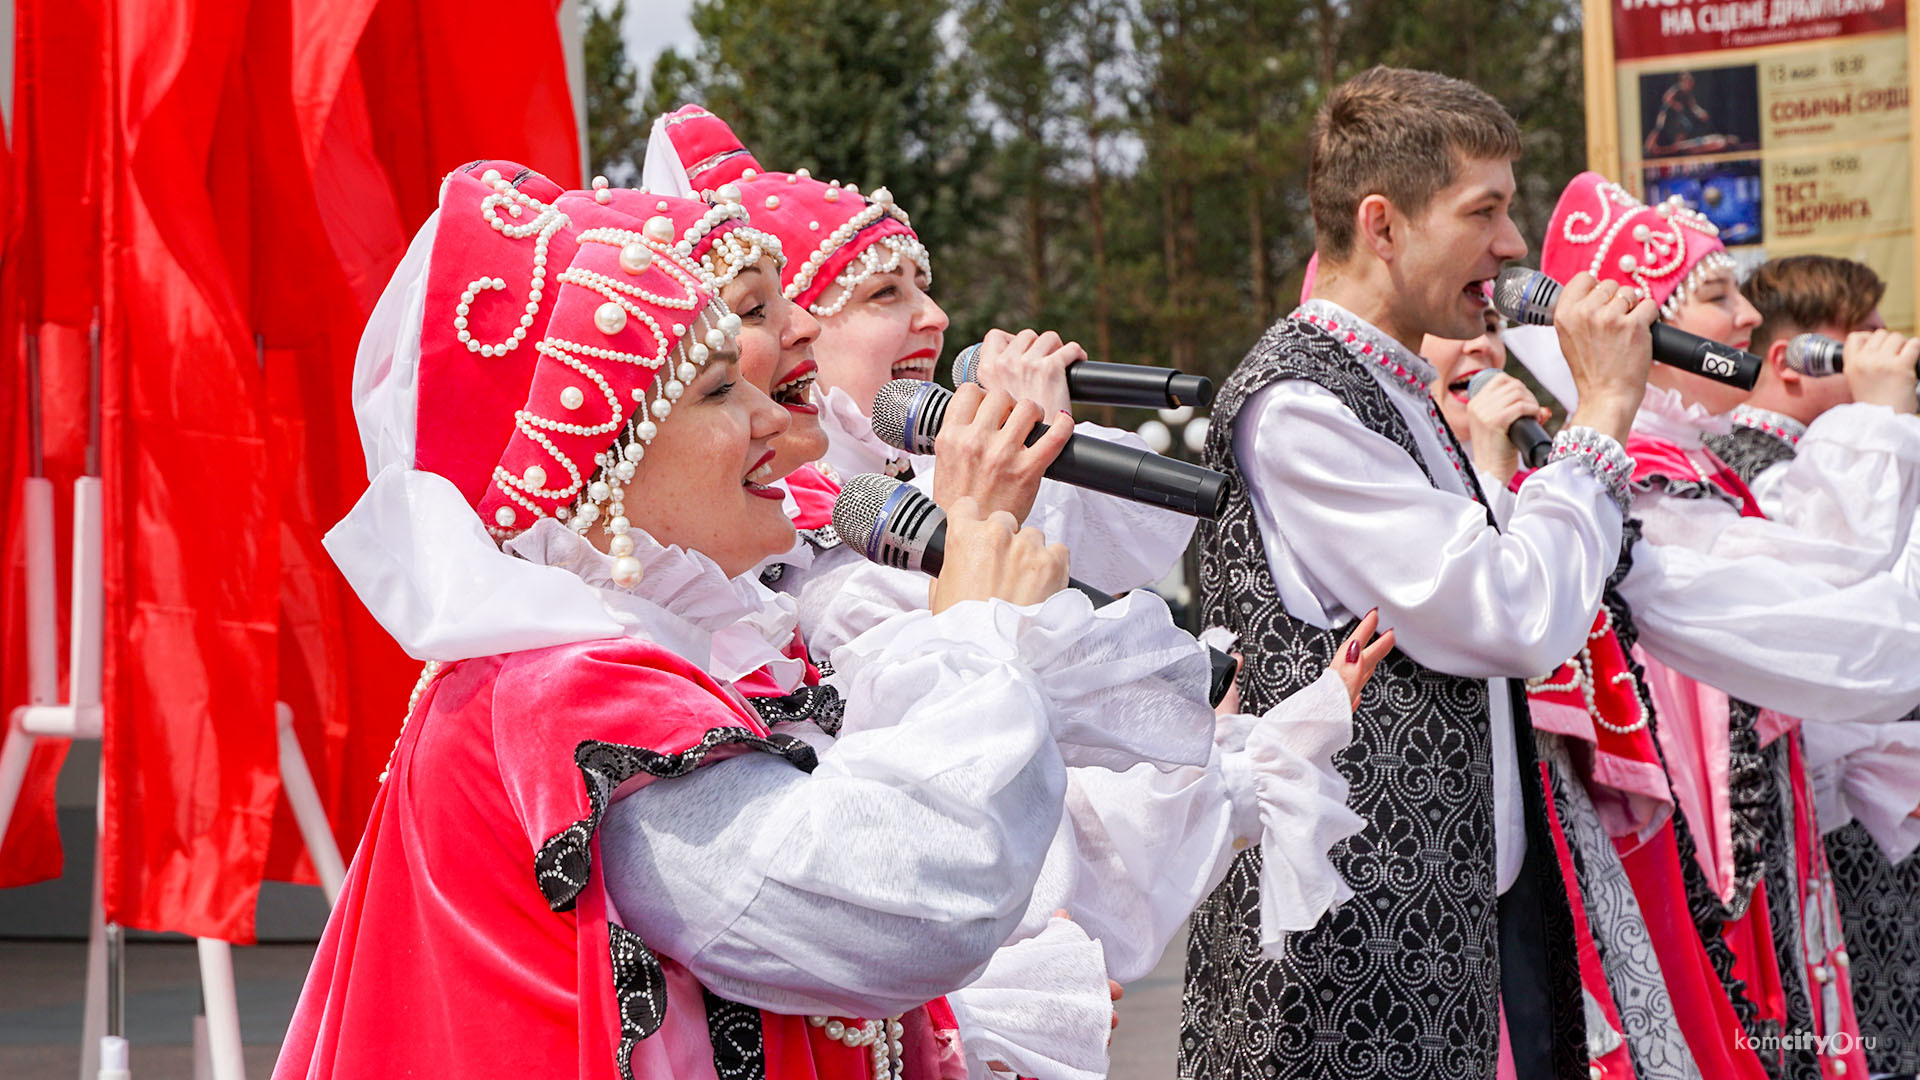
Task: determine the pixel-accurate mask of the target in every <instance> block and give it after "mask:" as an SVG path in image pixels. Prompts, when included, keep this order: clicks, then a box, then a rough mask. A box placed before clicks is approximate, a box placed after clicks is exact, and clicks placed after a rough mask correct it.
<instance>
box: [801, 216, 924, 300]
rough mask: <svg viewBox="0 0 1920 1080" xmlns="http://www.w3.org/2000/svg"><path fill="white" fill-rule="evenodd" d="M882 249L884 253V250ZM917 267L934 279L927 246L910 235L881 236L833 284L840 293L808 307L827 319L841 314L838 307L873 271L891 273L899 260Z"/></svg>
mask: <svg viewBox="0 0 1920 1080" xmlns="http://www.w3.org/2000/svg"><path fill="white" fill-rule="evenodd" d="M882 249H884V252H883V250H882ZM903 259H904V260H906V261H908V262H911V263H913V264H914V265H915V266H918V267H919V268H920V270H921V272H922V273H924V274H926V275H927V282H928V283H929V284H931V283H932V282H933V270H932V269H931V268H930V267H931V265H932V261H933V260H932V257H931V256H929V255H928V254H927V249H926V246H925V245H923V244H922V243H920V241H919V240H916V239H914V238H913V237H911V236H900V235H894V236H883V237H881V238H880V239H879V240H878V241H876V242H874V243H873V244H870V245H868V247H867V248H866V249H865V250H863V251H861V252H860V254H859V255H858V256H857V257H856V258H855V259H854V260H853V261H852V262H850V263H848V264H847V268H846V269H845V270H842V271H840V276H839V277H837V278H835V279H833V283H834V284H835V285H838V286H839V287H840V296H839V297H838V298H837V299H835V300H834V302H833V303H831V304H813V305H811V306H809V307H808V308H807V310H808V311H811V312H813V314H814V315H815V316H817V317H818V318H822V319H826V318H831V317H832V316H835V315H838V314H840V309H842V308H844V307H846V306H847V302H848V301H849V300H852V299H853V290H854V289H855V288H857V287H858V286H859V285H860V283H861V282H863V281H865V280H867V279H868V278H870V277H872V276H873V275H875V274H890V273H892V272H893V271H894V270H895V269H896V268H897V267H899V265H900V262H901V260H903Z"/></svg>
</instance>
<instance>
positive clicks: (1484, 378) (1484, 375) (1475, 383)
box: [1467, 368, 1500, 398]
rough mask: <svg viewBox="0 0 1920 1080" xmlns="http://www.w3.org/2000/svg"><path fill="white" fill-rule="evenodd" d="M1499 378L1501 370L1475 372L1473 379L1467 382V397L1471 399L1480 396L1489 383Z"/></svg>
mask: <svg viewBox="0 0 1920 1080" xmlns="http://www.w3.org/2000/svg"><path fill="white" fill-rule="evenodd" d="M1499 377H1500V369H1499V368H1484V369H1482V370H1480V371H1476V372H1474V373H1473V378H1471V379H1468V380H1467V397H1469V398H1471V397H1473V395H1475V394H1478V393H1479V392H1480V391H1481V390H1482V389H1483V388H1485V386H1486V385H1487V384H1488V383H1490V382H1492V381H1493V380H1495V379H1497V378H1499Z"/></svg>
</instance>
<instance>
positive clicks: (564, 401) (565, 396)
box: [560, 386, 587, 409]
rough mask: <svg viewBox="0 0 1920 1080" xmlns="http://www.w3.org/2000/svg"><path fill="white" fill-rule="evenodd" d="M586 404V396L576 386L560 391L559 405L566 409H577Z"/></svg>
mask: <svg viewBox="0 0 1920 1080" xmlns="http://www.w3.org/2000/svg"><path fill="white" fill-rule="evenodd" d="M586 403H587V395H586V394H585V393H584V392H583V391H582V390H581V389H580V388H579V387H577V386H569V387H567V388H566V389H564V390H562V391H560V404H561V405H562V406H564V407H566V408H568V409H577V408H579V407H580V406H582V405H585V404H586Z"/></svg>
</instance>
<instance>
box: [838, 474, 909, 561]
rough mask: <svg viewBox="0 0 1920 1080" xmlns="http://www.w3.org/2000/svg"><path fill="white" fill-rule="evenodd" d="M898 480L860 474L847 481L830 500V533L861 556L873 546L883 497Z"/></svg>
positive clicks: (885, 501)
mask: <svg viewBox="0 0 1920 1080" xmlns="http://www.w3.org/2000/svg"><path fill="white" fill-rule="evenodd" d="M899 486H900V481H898V480H895V479H894V478H893V477H891V476H882V475H880V474H879V473H862V474H860V475H859V476H856V477H854V478H853V479H851V480H848V481H847V483H846V486H844V487H842V488H841V489H840V494H839V495H838V496H837V497H835V498H834V500H833V531H834V532H836V533H839V534H840V540H841V542H843V543H845V544H847V545H848V546H850V547H852V548H853V549H854V550H855V551H858V552H860V553H862V554H865V553H866V552H867V551H868V550H869V549H871V548H872V547H873V534H874V533H875V532H877V531H879V528H880V515H881V514H882V513H884V512H885V511H886V508H887V496H889V495H891V494H893V489H894V488H897V487H899Z"/></svg>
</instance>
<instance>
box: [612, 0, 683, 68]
mask: <svg viewBox="0 0 1920 1080" xmlns="http://www.w3.org/2000/svg"><path fill="white" fill-rule="evenodd" d="M692 7H693V0H627V22H626V26H625V27H623V30H624V33H623V34H622V36H623V37H624V38H625V39H626V43H627V59H629V60H631V61H632V62H633V68H634V71H635V72H637V73H638V74H639V76H640V85H641V86H645V85H646V82H647V74H648V73H649V72H651V71H652V70H653V60H654V57H656V56H659V55H660V54H661V53H662V52H664V51H666V50H667V49H670V48H679V49H681V50H682V51H684V50H685V48H686V47H687V46H690V45H692V44H693V26H692V24H690V23H689V22H687V12H688V10H689V9H691V8H692Z"/></svg>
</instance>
